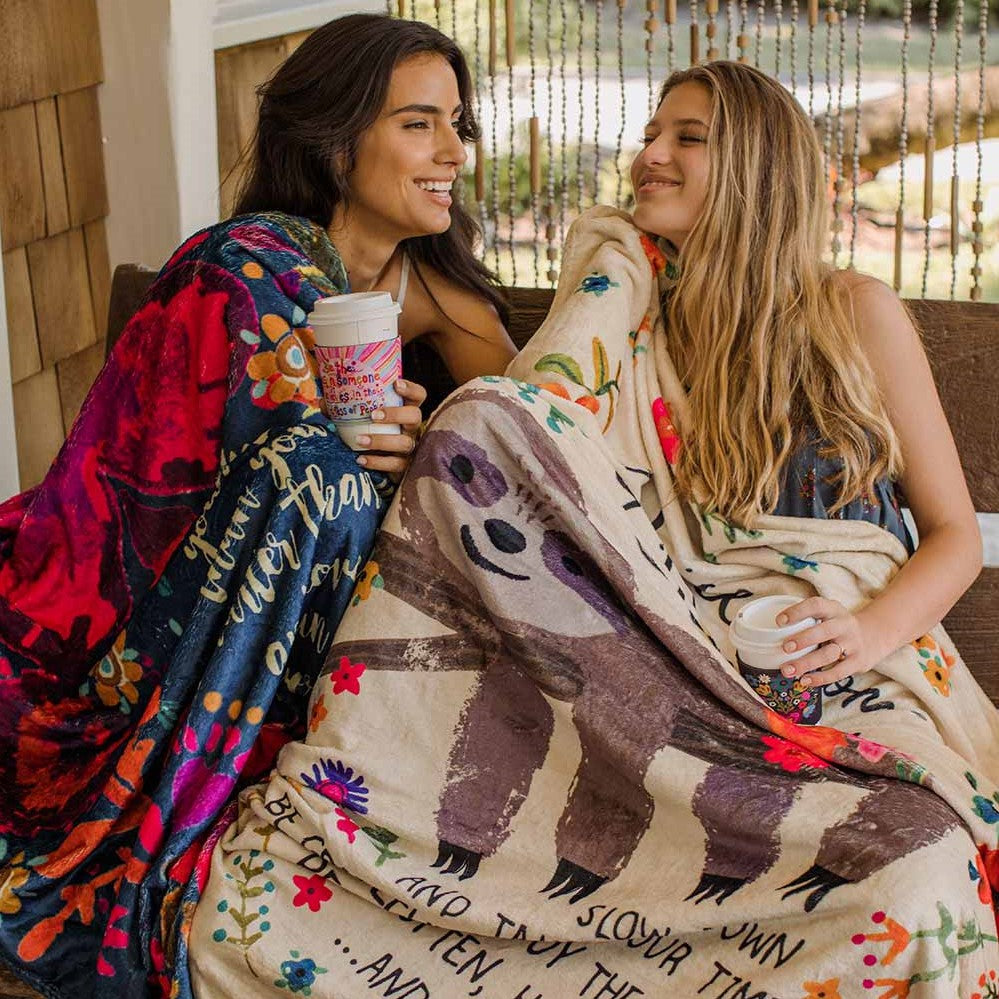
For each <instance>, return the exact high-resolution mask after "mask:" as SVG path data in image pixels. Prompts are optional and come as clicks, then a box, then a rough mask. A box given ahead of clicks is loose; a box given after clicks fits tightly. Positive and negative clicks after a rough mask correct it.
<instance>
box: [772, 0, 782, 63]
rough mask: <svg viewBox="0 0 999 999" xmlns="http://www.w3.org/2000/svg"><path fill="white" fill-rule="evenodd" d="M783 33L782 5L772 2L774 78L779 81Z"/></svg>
mask: <svg viewBox="0 0 999 999" xmlns="http://www.w3.org/2000/svg"><path fill="white" fill-rule="evenodd" d="M783 31H784V4H783V3H782V2H781V0H774V76H775V77H776V78H777V79H778V80H779V79H780V44H781V35H782V34H783Z"/></svg>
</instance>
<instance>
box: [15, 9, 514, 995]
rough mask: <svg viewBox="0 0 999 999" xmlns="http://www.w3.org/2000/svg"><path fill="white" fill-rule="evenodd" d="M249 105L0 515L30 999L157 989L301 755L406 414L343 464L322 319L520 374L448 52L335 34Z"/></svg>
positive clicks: (335, 28)
mask: <svg viewBox="0 0 999 999" xmlns="http://www.w3.org/2000/svg"><path fill="white" fill-rule="evenodd" d="M262 97H263V100H262V104H261V110H260V123H259V128H258V130H257V136H256V144H255V147H254V152H253V157H252V162H251V164H250V169H249V173H248V175H247V180H246V183H245V185H244V188H243V191H242V193H241V196H240V199H239V204H238V206H237V212H236V214H235V215H234V217H232V218H230V219H229V220H228V221H226V222H223V223H220V224H219V225H216V226H213V227H211V228H209V229H206V230H204V231H202V232H199V233H197V234H196V235H194V236H192V237H191V238H190V239H189V240H187V242H185V243H184V244H183V245H182V246H181V247H180V248H179V249H178V250H177V251H176V252H175V253H174V255H173V256H172V257H171V258H170V260H169V261H168V262H167V263H166V265H165V266H164V267H163V269H162V271H161V272H160V274H159V275H158V277H157V279H156V281H155V282H154V283H153V285H152V287H151V289H150V291H149V294H148V295H147V297H146V299H145V301H144V303H143V305H142V306H141V307H140V309H139V310H138V311H137V312H136V314H135V315H134V316H133V318H132V319H131V321H130V322H129V323H128V325H127V326H126V328H125V330H124V331H123V333H122V336H121V337H120V339H119V340H118V342H117V343H116V345H115V347H114V350H113V351H112V352H111V354H110V356H109V358H108V362H107V364H106V365H105V367H104V369H103V370H102V372H101V374H100V375H99V376H98V379H97V381H96V382H95V384H94V387H93V389H92V390H91V392H90V394H89V396H88V398H87V400H86V401H85V403H84V405H83V407H82V409H81V412H80V415H79V417H78V419H77V421H76V423H75V424H74V426H73V428H72V430H71V432H70V434H69V436H68V438H67V440H66V443H65V445H64V446H63V448H62V450H61V452H60V453H59V455H58V457H57V459H56V461H55V462H54V464H53V466H52V468H51V469H50V471H49V473H48V475H47V476H46V477H45V479H44V480H43V481H42V483H41V484H40V485H38V486H37V487H36V488H34V489H32V490H29V491H28V492H26V493H23V494H22V495H20V496H16V497H14V498H13V499H11V500H10V501H8V502H7V503H6V504H4V505H3V506H0V963H3V964H7V965H10V966H11V967H12V968H14V970H15V971H16V972H17V973H18V974H19V975H20V976H22V977H23V978H24V979H25V980H26V981H28V982H29V983H30V984H32V985H33V986H35V987H36V988H38V989H40V990H42V991H43V992H45V994H47V995H51V996H69V995H73V996H74V997H76V996H80V995H85V996H99V995H109V996H112V995H113V996H129V997H136V996H140V995H143V994H148V993H156V992H159V991H169V989H170V978H171V974H170V973H171V970H172V965H173V963H174V961H175V958H176V959H177V960H178V963H179V964H181V965H182V966H183V965H184V963H185V962H184V956H183V955H184V948H185V946H186V944H185V941H186V925H185V922H184V917H185V916H188V915H190V912H191V911H193V906H194V904H195V900H196V897H197V892H198V881H199V875H198V870H199V868H198V864H199V857H201V856H202V854H203V850H204V848H205V846H206V843H211V842H212V837H211V835H210V832H211V830H212V828H213V826H214V825H215V823H216V821H217V820H220V817H221V823H222V825H224V822H225V809H226V805H227V803H228V802H230V801H231V800H232V796H233V790H234V788H235V787H236V786H237V783H238V782H239V781H240V780H241V779H246V778H248V777H253V776H256V775H259V774H260V773H261V772H266V771H267V770H268V769H269V767H270V766H271V763H272V761H273V759H274V755H275V753H276V751H277V749H278V748H279V747H280V746H281V745H282V744H283V743H284V742H286V741H287V740H288V739H289V738H291V737H293V736H296V735H301V734H302V733H303V732H304V730H305V722H306V718H305V705H306V703H307V698H308V693H309V691H310V689H311V687H312V685H313V683H314V681H315V678H316V675H317V673H318V670H319V667H320V664H321V662H322V659H323V654H324V652H325V651H326V649H327V647H328V645H329V642H330V638H331V635H332V633H333V631H334V630H335V628H336V626H337V623H338V622H339V619H340V617H341V615H342V613H343V611H344V609H345V607H346V606H347V603H348V601H349V600H350V599H351V596H352V594H353V592H354V589H355V586H357V587H358V588H359V590H364V589H365V588H370V587H371V586H372V585H373V583H374V582H375V581H374V580H373V578H369V576H370V573H369V574H368V575H366V571H367V570H366V569H365V567H366V565H367V561H368V553H369V551H370V548H371V545H372V542H373V538H374V534H375V531H376V528H377V526H378V523H379V521H380V520H381V516H382V514H383V513H384V510H385V505H386V497H387V496H388V494H389V493H390V492H391V489H392V478H393V477H396V476H398V475H399V474H400V473H401V472H402V471H403V470H404V469H405V467H406V465H407V464H408V461H409V455H410V452H411V451H412V449H413V444H414V439H415V431H416V429H417V427H418V425H419V422H420V410H419V403H420V402H422V401H423V399H424V397H425V393H424V391H423V389H422V388H421V387H420V386H418V385H415V384H413V383H412V382H400V383H398V386H397V387H398V390H399V393H400V395H401V396H402V397H403V400H404V402H405V405H403V406H400V407H395V408H390V407H386V408H385V409H384V410H383V411H382V412H376V413H374V414H372V418H373V419H374V420H376V421H377V420H378V419H383V420H384V421H385V422H387V423H397V424H399V425H400V426H401V427H402V430H403V432H402V433H400V434H398V435H379V436H378V438H377V441H378V445H377V446H378V450H377V451H375V450H370V451H365V452H363V453H360V454H356V453H355V452H354V451H352V450H350V449H348V448H347V447H346V445H345V444H344V443H343V442H342V441H341V440H340V438H339V437H338V435H337V432H336V429H335V427H334V426H333V424H332V423H331V422H330V421H329V420H328V419H327V418H326V416H325V414H324V412H323V408H322V400H321V396H320V390H319V385H318V381H317V379H316V363H315V359H314V357H313V355H312V350H311V347H312V331H311V330H310V328H309V325H308V324H309V314H310V312H311V311H312V308H313V306H314V304H315V302H316V301H317V299H319V298H321V297H325V296H330V295H337V294H341V293H346V292H351V291H354V292H357V291H367V290H372V289H376V290H385V291H388V292H390V293H392V294H393V295H394V296H395V297H396V298H397V299H398V300H399V302H400V304H402V312H401V315H400V327H401V332H402V337H403V340H404V341H406V340H411V339H414V338H416V337H420V336H425V337H427V338H428V339H429V340H430V341H431V343H432V344H433V345H434V346H435V347H436V348H437V350H438V351H439V353H440V355H441V356H442V358H443V360H444V362H445V363H446V365H447V366H448V368H449V370H450V372H451V374H452V376H453V377H454V378H455V379H456V380H458V381H463V380H466V379H468V378H470V377H472V376H475V375H481V374H490V373H499V372H501V371H502V370H503V369H504V368H505V366H506V364H507V363H508V361H509V360H510V357H511V356H512V355H513V353H514V350H513V347H512V345H511V343H510V340H509V338H508V337H507V334H506V331H505V329H504V327H503V321H502V317H503V302H502V299H501V298H500V296H499V294H498V292H497V290H496V288H495V285H494V283H493V280H492V278H491V276H490V275H489V273H488V272H487V271H486V270H485V268H483V267H482V265H481V264H480V263H479V262H478V261H477V260H476V259H475V257H474V256H473V253H472V243H473V238H474V237H475V235H476V228H475V225H474V223H473V222H472V221H471V219H470V218H469V217H468V216H467V215H466V214H465V212H464V211H463V210H462V208H461V206H460V204H459V203H457V202H455V203H452V199H451V194H450V191H451V188H452V185H453V184H454V183H455V181H456V180H457V179H458V175H459V172H460V168H461V166H462V165H463V163H464V161H465V159H466V153H465V149H464V144H465V142H467V141H468V140H469V139H471V138H474V137H475V135H476V123H475V121H474V118H473V116H472V111H471V107H470V84H469V75H468V70H467V67H466V65H465V62H464V59H463V57H462V55H461V53H460V51H459V50H458V48H457V47H456V46H455V45H454V43H453V42H451V41H450V40H449V39H447V38H446V37H445V36H443V35H442V34H440V33H439V32H437V31H435V30H434V29H432V28H430V27H429V26H427V25H424V24H420V23H416V22H407V21H395V20H392V19H390V18H387V17H383V16H374V15H353V16H350V17H346V18H342V19H340V20H338V21H334V22H332V23H330V24H328V25H326V26H325V27H323V28H320V29H318V30H317V31H316V32H315V33H314V34H313V35H312V36H311V37H310V38H309V39H308V40H307V41H306V42H305V43H304V44H303V45H302V46H301V47H300V48H299V49H298V50H297V51H296V52H295V54H294V55H293V56H292V57H291V58H290V59H289V60H288V61H287V62H286V63H285V65H284V66H282V67H281V68H280V69H279V70H278V71H277V73H276V74H275V76H274V77H273V79H272V80H271V81H270V82H269V83H268V84H267V85H266V86H265V87H264V89H263V92H262ZM410 270H412V273H413V275H414V278H415V280H412V281H410V280H409V272H410ZM360 443H361V445H362V446H364V445H368V444H372V443H373V442H372V441H371V440H366V439H364V438H361V439H360ZM348 686H349V684H348ZM222 825H220V826H219V828H221V827H222ZM205 860H206V861H207V856H206V857H205ZM186 885H187V886H189V888H188V893H187V894H186V895H184V897H183V901H182V894H183V893H184V889H185V886H186ZM248 932H251V933H252V932H253V930H252V927H251V928H250V929H249V930H248Z"/></svg>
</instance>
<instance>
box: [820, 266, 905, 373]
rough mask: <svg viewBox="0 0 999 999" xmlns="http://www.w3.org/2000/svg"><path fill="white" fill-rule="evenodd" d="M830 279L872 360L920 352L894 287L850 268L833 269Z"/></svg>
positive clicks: (903, 306)
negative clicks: (832, 280) (832, 279)
mask: <svg viewBox="0 0 999 999" xmlns="http://www.w3.org/2000/svg"><path fill="white" fill-rule="evenodd" d="M834 282H835V287H836V288H837V289H838V290H839V292H840V293H841V294H842V296H843V304H844V306H845V307H846V310H847V314H848V315H849V316H850V317H851V318H852V320H853V323H854V326H855V328H856V330H857V337H858V339H859V340H860V344H861V346H862V347H863V349H864V351H865V353H867V355H868V356H869V358H870V359H871V360H872V361H875V362H876V360H877V359H878V358H879V357H888V356H891V355H892V354H895V353H896V352H899V351H901V352H903V353H910V352H915V353H917V354H922V352H923V351H922V342H921V340H920V337H919V333H918V332H917V330H916V328H915V326H914V325H913V323H912V318H911V316H910V315H909V311H908V310H907V309H906V307H905V305H904V304H903V302H902V300H901V299H900V298H899V297H898V295H897V294H896V292H895V291H894V289H892V288H891V287H890V286H889V285H887V284H885V282H884V281H881V280H880V279H878V278H876V277H873V276H872V275H870V274H861V273H860V272H859V271H853V270H840V271H837V272H836V273H835V276H834Z"/></svg>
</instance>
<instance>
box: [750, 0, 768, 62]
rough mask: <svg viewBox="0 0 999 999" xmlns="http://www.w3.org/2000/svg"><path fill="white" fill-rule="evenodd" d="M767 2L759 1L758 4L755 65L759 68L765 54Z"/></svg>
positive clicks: (754, 53) (754, 52)
mask: <svg viewBox="0 0 999 999" xmlns="http://www.w3.org/2000/svg"><path fill="white" fill-rule="evenodd" d="M766 14H767V8H766V0H757V4H756V47H755V49H754V50H753V65H754V66H759V64H760V59H761V57H762V54H763V22H764V20H765V19H766Z"/></svg>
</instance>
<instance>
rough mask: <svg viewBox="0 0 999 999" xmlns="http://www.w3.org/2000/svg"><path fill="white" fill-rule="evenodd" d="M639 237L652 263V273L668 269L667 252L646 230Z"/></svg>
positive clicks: (659, 272)
mask: <svg viewBox="0 0 999 999" xmlns="http://www.w3.org/2000/svg"><path fill="white" fill-rule="evenodd" d="M639 239H640V240H641V242H642V249H643V250H644V251H645V256H646V257H647V258H648V261H649V263H650V264H651V265H652V273H653V274H661V273H662V272H663V271H664V270H666V254H665V253H663V251H662V250H660V249H659V247H658V246H656V244H655V243H653V242H652V240H651V239H649V237H648V236H646V235H645V233H644V232H643V233H642V235H641V236H639Z"/></svg>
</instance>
